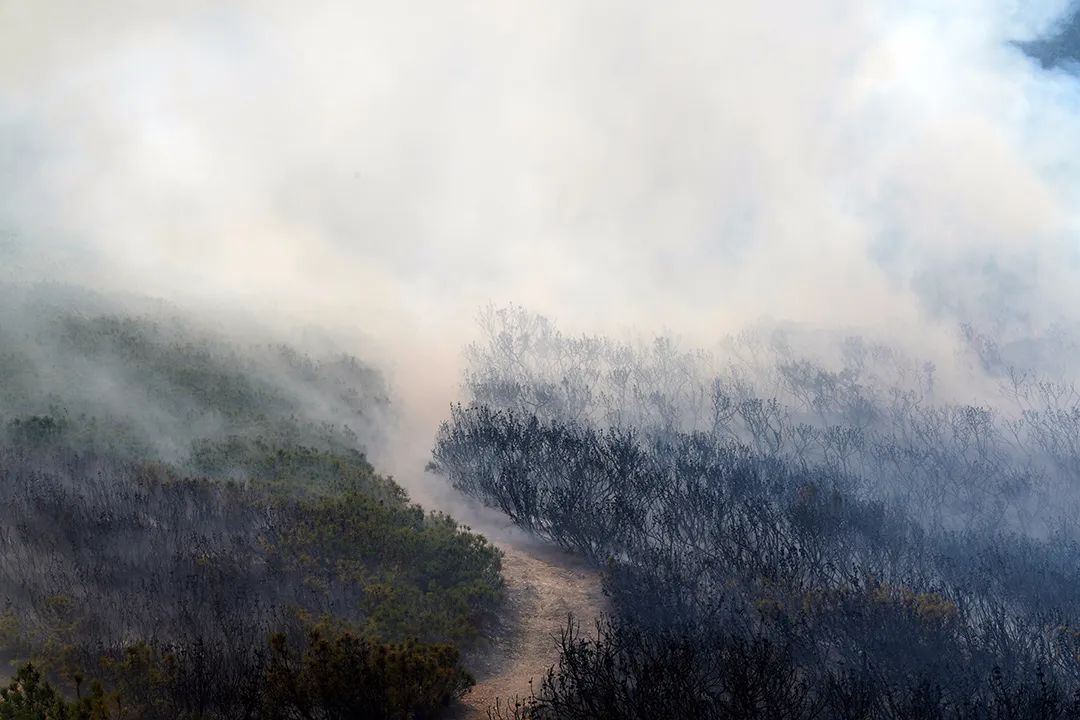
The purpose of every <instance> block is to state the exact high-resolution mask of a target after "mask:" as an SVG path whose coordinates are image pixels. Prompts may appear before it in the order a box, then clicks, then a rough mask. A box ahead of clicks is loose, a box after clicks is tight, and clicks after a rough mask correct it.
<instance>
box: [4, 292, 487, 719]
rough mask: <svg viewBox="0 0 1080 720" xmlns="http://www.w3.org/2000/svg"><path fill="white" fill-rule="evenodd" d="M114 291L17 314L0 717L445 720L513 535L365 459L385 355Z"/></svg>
mask: <svg viewBox="0 0 1080 720" xmlns="http://www.w3.org/2000/svg"><path fill="white" fill-rule="evenodd" d="M96 302H98V303H101V302H104V301H101V300H100V299H97V300H96ZM104 310H107V312H102V313H100V314H77V313H70V312H64V311H62V310H58V309H56V307H55V306H54V305H50V304H49V303H46V302H42V301H41V300H40V298H37V299H36V300H35V298H34V297H32V293H31V297H30V299H26V298H23V304H22V305H21V306H19V312H17V313H15V312H12V313H5V312H4V311H0V339H3V340H4V351H3V353H0V367H3V368H4V372H3V373H2V374H0V492H2V493H3V495H4V497H5V500H6V501H5V503H4V504H3V507H0V586H2V587H4V588H5V598H6V600H5V605H4V606H2V607H0V659H3V660H4V661H6V662H7V663H9V664H10V666H11V667H13V668H17V672H15V671H13V673H14V674H15V677H14V679H13V680H12V681H11V684H10V685H9V686H8V688H7V689H5V690H4V691H3V694H2V696H0V697H2V701H0V720H8V719H9V718H10V719H11V720H16V719H17V720H46V719H48V720H51V719H52V718H57V719H60V718H63V719H67V718H73V719H74V718H78V719H80V720H81V719H83V718H85V719H86V720H118V719H119V718H124V719H125V720H127V719H132V720H140V719H141V720H156V719H158V718H162V719H165V718H169V719H172V718H192V719H194V718H200V719H203V718H206V719H209V718H229V719H232V718H282V719H283V720H284V719H285V718H353V717H374V718H378V717H385V718H403V719H404V718H429V717H435V716H437V715H438V714H439V713H440V712H442V711H443V710H445V708H446V707H447V706H448V705H449V704H450V703H451V702H452V701H453V700H454V699H456V698H459V697H461V695H462V694H463V693H465V692H467V690H468V688H469V687H471V685H472V682H473V681H472V678H471V676H470V675H469V673H468V672H467V670H466V669H465V668H464V667H463V666H462V659H461V658H462V650H468V649H472V648H476V647H477V646H478V643H480V642H481V641H482V636H483V629H484V627H485V624H486V623H487V622H488V621H489V619H490V617H491V616H492V614H493V613H494V611H495V610H496V609H497V607H498V604H499V602H500V599H501V593H502V580H501V577H500V573H499V565H500V555H499V553H498V551H497V550H496V549H495V548H493V547H492V546H491V545H490V544H489V543H487V541H485V540H484V539H483V538H482V537H479V536H477V535H475V534H472V533H470V532H467V531H466V530H464V529H463V528H461V527H460V526H458V525H457V523H456V522H455V521H454V520H453V519H451V518H449V517H447V516H445V515H442V514H438V513H434V514H433V513H427V512H425V511H424V510H422V509H421V508H420V507H418V506H416V505H414V504H412V503H411V502H410V501H409V498H408V496H407V494H406V493H405V491H404V490H403V489H402V488H401V487H399V486H398V485H396V484H395V483H394V482H393V481H392V480H391V479H390V478H387V477H385V476H382V475H380V474H378V473H377V472H376V471H375V469H374V468H373V467H372V466H371V464H370V463H369V462H368V461H367V459H366V457H365V455H364V452H363V447H364V444H365V443H370V442H373V441H376V440H377V438H378V435H379V432H380V428H379V427H378V425H379V418H382V417H384V416H385V413H386V411H387V402H386V391H385V387H384V386H383V384H382V382H381V380H380V379H379V378H378V375H377V374H376V373H374V371H372V370H370V369H368V368H366V367H364V366H363V365H362V364H361V363H359V362H358V361H356V360H355V359H352V358H349V357H344V356H338V357H330V358H329V359H312V358H309V357H306V356H304V355H301V354H300V353H298V352H296V351H294V350H291V349H289V348H285V347H281V346H279V345H273V344H267V343H262V344H256V345H252V346H242V345H236V344H233V343H229V342H226V341H225V340H223V339H221V338H220V337H218V336H215V335H213V334H210V333H201V332H199V331H197V330H195V329H193V326H191V325H190V324H187V323H184V322H181V321H177V320H167V319H163V316H159V315H154V316H141V317H132V316H126V315H124V314H123V313H122V312H120V311H118V310H117V309H116V308H113V307H107V308H104Z"/></svg>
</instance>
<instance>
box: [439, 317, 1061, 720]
mask: <svg viewBox="0 0 1080 720" xmlns="http://www.w3.org/2000/svg"><path fill="white" fill-rule="evenodd" d="M486 321H487V322H488V329H489V332H488V335H487V340H486V343H484V344H481V345H477V346H474V347H473V348H472V350H471V360H472V365H471V367H470V370H469V374H468V376H467V379H466V389H467V390H468V391H469V394H470V395H471V402H470V403H469V405H468V406H458V407H455V408H454V409H453V411H452V414H451V417H450V419H449V420H448V422H447V423H446V424H445V425H444V426H443V428H442V430H441V431H440V434H439V437H438V439H437V443H436V447H435V453H434V466H435V467H436V468H437V469H439V470H440V471H442V472H443V473H445V474H446V475H447V476H448V477H449V478H450V480H451V481H452V482H453V484H454V485H455V486H456V487H458V488H460V489H461V490H463V491H464V492H466V493H468V494H471V495H473V496H475V497H478V498H481V499H482V500H484V501H485V502H487V503H489V504H491V505H493V506H496V507H498V508H500V509H502V510H503V511H504V512H506V513H507V514H508V515H510V516H511V517H512V518H513V519H514V520H515V521H516V522H518V523H519V524H521V525H522V526H524V527H526V528H529V529H531V530H533V531H535V532H537V533H539V534H540V535H542V536H545V537H548V538H551V539H553V540H555V541H556V542H558V543H559V544H561V545H563V546H565V547H568V548H572V549H574V550H577V551H579V552H581V553H583V554H584V555H586V556H588V557H590V558H592V559H593V560H594V561H595V562H596V563H597V565H598V566H600V567H603V568H604V569H605V584H606V588H607V590H608V592H609V593H610V595H611V597H612V600H613V606H614V617H613V618H612V619H609V620H608V621H606V622H605V623H604V624H602V626H601V627H600V628H599V633H598V634H597V636H596V637H595V638H592V639H590V638H589V637H587V636H583V635H581V634H579V633H577V631H576V630H574V629H573V628H571V629H570V630H569V631H568V634H567V636H566V637H565V638H564V652H563V656H562V660H561V663H560V665H559V666H558V667H557V668H554V669H553V671H552V674H551V675H550V676H549V677H548V679H547V681H546V682H545V683H543V685H542V686H541V687H540V688H538V689H537V691H536V695H535V696H534V697H532V698H531V699H529V700H527V701H526V703H525V704H524V705H523V706H520V707H518V708H516V709H515V708H510V709H509V710H507V711H506V713H505V714H509V715H514V714H517V715H523V716H528V717H537V718H584V717H611V718H615V717H641V718H646V717H670V716H672V715H671V713H672V712H674V713H675V715H678V716H686V717H718V718H729V717H730V718H744V717H761V718H775V717H786V718H879V717H880V718H923V717H930V718H933V717H943V718H944V717H954V718H969V717H970V718H1021V717H1025V718H1026V717H1031V718H1034V717H1077V716H1080V715H1078V713H1080V705H1078V704H1077V703H1076V702H1074V700H1075V698H1077V697H1078V696H1077V695H1076V693H1077V690H1078V688H1080V646H1078V645H1077V638H1078V637H1080V633H1078V632H1077V630H1076V629H1075V627H1076V626H1075V623H1076V622H1077V621H1078V617H1080V616H1078V610H1080V603H1078V601H1080V559H1078V558H1080V555H1078V553H1077V550H1078V549H1080V548H1078V547H1077V545H1078V532H1077V531H1078V523H1077V521H1076V517H1077V515H1076V514H1075V508H1076V501H1077V492H1076V488H1077V487H1078V485H1077V480H1078V478H1077V477H1076V469H1077V468H1080V462H1078V461H1080V444H1077V443H1075V442H1074V440H1075V439H1076V438H1078V437H1080V434H1078V433H1077V428H1078V427H1080V425H1078V423H1080V420H1078V419H1080V405H1078V403H1077V399H1078V397H1080V396H1078V395H1077V394H1076V392H1075V390H1073V389H1072V387H1071V386H1070V385H1068V384H1067V383H1065V382H1063V381H1061V380H1060V379H1048V378H1047V377H1046V376H1045V375H1044V376H1042V377H1040V376H1037V375H1036V373H1035V371H1034V370H1031V371H1028V372H1026V373H1025V372H1024V371H1021V370H1018V369H1017V368H1016V367H1015V365H1012V364H1011V363H1010V362H1009V361H1008V359H1007V357H1006V356H1007V355H1009V354H1010V353H1013V354H1016V353H1017V352H1018V350H1017V348H1016V347H1010V348H1002V347H998V346H996V345H995V344H994V343H990V342H989V341H987V340H985V338H982V337H981V336H979V335H977V334H976V333H974V332H973V331H971V330H970V329H968V330H967V331H966V334H965V335H964V336H963V340H964V343H963V345H962V347H961V350H960V360H961V361H962V362H967V363H970V365H971V368H970V374H971V376H972V377H973V378H978V380H979V384H976V383H974V382H973V383H972V387H979V388H986V387H990V388H994V392H993V393H992V394H989V395H987V396H986V397H987V399H988V404H984V405H982V406H973V405H967V404H961V403H959V402H955V401H952V400H951V399H949V398H948V397H947V396H946V392H945V390H944V389H943V388H941V387H940V386H939V385H938V384H936V378H935V372H934V368H933V367H932V366H929V365H922V364H916V363H912V362H911V361H909V360H907V359H906V358H905V357H904V356H902V355H900V354H899V353H897V352H895V351H892V350H888V349H887V348H885V347H883V346H874V345H871V344H869V343H866V342H864V341H860V340H848V341H846V342H844V343H843V344H842V345H841V347H840V350H839V352H836V353H835V354H834V356H835V357H836V358H838V360H837V361H836V364H835V365H833V366H832V367H830V366H828V365H827V364H825V363H822V362H820V361H816V360H813V359H811V358H808V357H805V356H799V355H797V354H795V353H794V351H793V350H792V349H791V347H792V342H791V338H789V337H786V336H785V335H783V334H779V335H774V336H773V337H772V338H770V340H769V342H768V343H766V344H762V343H758V342H755V341H754V339H753V338H746V337H744V338H743V339H742V341H741V342H740V343H739V344H737V345H734V346H729V350H734V351H737V352H738V353H739V354H740V356H741V357H737V358H736V361H735V362H734V363H732V364H730V365H728V366H726V367H724V366H719V364H718V363H716V361H715V360H714V358H712V357H710V356H708V355H706V354H705V353H691V352H683V351H680V350H679V349H678V347H677V346H676V345H675V344H674V343H671V342H669V341H657V342H655V343H653V344H650V345H644V346H642V345H633V344H626V343H614V342H612V341H609V340H605V339H595V338H568V337H566V336H563V335H561V334H560V333H558V331H557V330H556V329H555V328H554V327H553V326H551V325H550V323H548V322H547V321H545V320H543V319H542V318H537V317H535V316H530V315H528V314H527V313H524V312H521V311H516V310H510V311H501V312H499V313H492V314H489V315H488V316H487V317H486ZM1029 347H1030V346H1029ZM1050 366H1051V364H1050V363H1043V364H1042V365H1040V367H1039V372H1041V373H1048V372H1050ZM765 390H769V391H772V392H771V394H765V393H763V391H765ZM989 402H993V403H994V404H993V405H990V404H989ZM1010 403H1011V404H1010ZM673 709H674V710H673Z"/></svg>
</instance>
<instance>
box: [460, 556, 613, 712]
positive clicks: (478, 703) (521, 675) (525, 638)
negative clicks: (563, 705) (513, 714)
mask: <svg viewBox="0 0 1080 720" xmlns="http://www.w3.org/2000/svg"><path fill="white" fill-rule="evenodd" d="M499 548H500V549H501V550H502V551H503V553H505V557H504V558H503V577H504V578H505V580H506V594H507V598H506V612H505V616H504V619H503V620H502V623H501V627H499V628H498V629H497V630H496V633H495V637H494V638H493V643H492V646H491V647H490V648H489V651H488V653H487V654H486V656H485V657H484V658H482V659H480V660H479V661H478V662H477V661H474V662H473V663H472V667H473V669H474V673H475V674H476V678H477V682H476V687H474V688H473V689H472V691H471V692H470V693H469V694H468V695H467V696H466V697H465V699H464V701H463V703H462V705H463V707H462V708H461V710H460V714H459V715H458V717H461V718H487V716H488V715H487V712H488V708H489V707H491V706H492V705H494V704H495V700H496V698H501V699H502V700H503V702H506V701H507V700H509V701H510V702H511V703H512V702H513V700H514V698H515V697H516V696H520V697H524V696H526V695H528V694H529V689H530V685H529V683H530V681H532V682H533V683H535V684H536V685H537V686H539V684H540V681H541V679H542V678H543V677H544V675H545V674H546V673H547V671H548V668H550V667H551V666H552V665H555V664H556V663H557V662H558V659H559V636H560V633H561V631H562V629H563V628H565V627H566V621H567V616H568V615H571V614H572V615H573V616H574V619H575V620H576V621H578V622H579V623H580V624H581V627H582V630H583V631H588V630H589V629H590V628H591V627H592V626H593V621H594V619H596V618H597V617H599V616H600V614H601V613H602V612H603V611H604V610H606V608H607V605H606V598H605V597H604V594H603V591H602V588H601V583H600V576H599V574H598V573H597V572H596V570H595V569H593V568H591V567H589V566H587V565H586V564H585V563H583V562H582V561H581V560H580V559H578V558H576V557H574V556H573V555H570V554H568V553H565V552H563V551H561V550H559V549H557V548H544V547H528V548H520V547H515V546H512V545H509V544H499Z"/></svg>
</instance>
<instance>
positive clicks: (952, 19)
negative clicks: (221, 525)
mask: <svg viewBox="0 0 1080 720" xmlns="http://www.w3.org/2000/svg"><path fill="white" fill-rule="evenodd" d="M1068 5H1069V3H1068V2H1066V0H1042V1H1039V2H1020V1H1019V0H955V1H953V2H948V3H941V2H931V1H930V0H926V1H918V2H911V1H910V0H905V1H903V2H901V1H898V0H821V1H819V2H816V3H806V2H796V1H794V0H764V1H762V2H753V3H746V2H739V3H736V2H729V1H727V0H723V1H719V2H718V1H715V0H714V1H712V2H703V1H697V0H676V1H674V2H655V1H652V2H643V1H641V0H597V1H596V2H580V0H549V1H547V2H522V1H518V0H509V1H507V0H498V1H496V0H471V1H469V2H462V3H445V2H436V1H434V0H412V1H409V2H400V3H376V2H366V1H365V2H336V1H333V0H313V1H311V2H303V3H300V2H291V1H285V0H260V1H259V2H254V1H247V0H229V1H227V2H209V1H201V2H185V3H161V2H136V1H135V0H103V1H102V2H95V3H85V2H77V1H75V0H36V1H35V2H8V3H4V4H2V5H0V232H2V236H0V253H2V254H0V259H2V262H3V263H4V264H5V269H6V270H7V271H8V272H7V274H9V275H13V276H16V277H18V278H24V279H25V278H35V277H46V276H47V277H51V278H64V279H69V280H73V281H76V282H80V283H86V284H90V285H94V286H101V287H109V288H116V287H119V288H123V289H125V290H128V291H135V292H144V293H149V294H153V295H160V296H165V297H169V298H173V299H180V300H184V301H187V302H198V303H202V304H204V305H209V306H210V307H211V308H213V307H215V306H239V307H243V308H246V309H248V310H251V311H254V312H256V313H257V314H260V315H262V316H264V317H266V318H269V319H271V320H275V319H280V318H286V319H287V320H288V321H290V322H294V323H316V324H320V325H324V326H330V327H335V328H340V329H342V330H349V331H354V330H362V331H363V332H364V333H365V334H366V337H368V338H371V339H372V342H373V343H374V344H375V346H376V348H375V349H372V348H363V349H361V348H358V350H360V352H361V354H365V355H366V356H368V357H370V356H371V353H372V352H378V353H381V354H382V359H383V361H384V362H387V363H389V365H390V366H391V368H392V375H393V377H394V382H395V386H396V388H397V389H398V392H399V393H401V394H403V395H404V396H405V397H406V398H407V399H408V401H409V402H410V403H411V405H412V406H413V408H414V410H415V411H416V412H418V413H419V414H420V415H421V416H422V417H425V418H435V417H438V416H439V415H440V414H441V413H442V412H443V411H444V410H445V407H446V404H447V403H448V402H449V401H450V400H451V399H452V398H453V397H454V395H455V387H454V383H455V382H456V378H457V377H458V374H459V370H460V355H459V352H458V351H459V348H460V347H461V345H462V344H464V342H465V341H466V340H467V338H466V337H464V336H463V328H469V327H471V324H472V321H473V319H474V316H475V309H476V308H477V306H478V305H480V304H481V303H483V302H485V301H488V300H494V301H496V302H507V301H515V302H519V303H522V304H524V305H526V306H529V307H532V308H535V309H537V310H539V311H541V312H545V313H548V314H551V315H553V316H555V317H559V318H563V319H564V321H569V322H568V323H564V324H569V325H570V326H571V328H573V327H574V326H578V327H580V328H582V329H595V328H601V327H610V326H620V327H625V326H630V325H637V326H644V327H657V326H666V327H668V328H671V329H673V330H675V331H677V332H680V333H683V334H687V335H690V336H693V337H695V338H699V339H710V338H715V337H717V336H719V335H720V334H722V333H723V332H725V331H727V330H730V329H732V328H735V327H737V326H739V325H741V324H743V323H745V322H747V321H753V320H756V319H758V318H761V317H773V318H778V319H785V320H794V321H803V322H809V323H815V324H840V325H849V324H854V325H864V326H881V325H883V324H887V325H888V327H889V328H890V329H891V331H893V332H895V333H897V334H901V333H903V334H906V335H907V336H908V337H909V338H910V339H911V340H912V341H918V340H923V341H925V342H933V341H934V338H935V337H936V335H935V333H936V332H937V331H936V330H934V328H935V327H944V326H951V325H952V324H953V323H954V322H955V321H956V320H957V319H959V318H964V319H974V320H977V321H979V322H981V323H984V324H991V325H996V326H998V327H1000V328H1020V329H1021V330H1023V329H1027V328H1028V327H1029V326H1038V325H1041V324H1045V323H1049V322H1052V321H1054V320H1059V319H1065V320H1071V319H1075V318H1074V317H1072V316H1073V315H1075V313H1074V310H1073V308H1075V307H1077V303H1076V300H1077V299H1078V297H1077V292H1078V290H1077V289H1078V288H1080V282H1077V281H1078V280H1080V276H1078V273H1077V264H1078V256H1077V251H1076V230H1077V220H1078V212H1080V182H1078V181H1080V83H1078V82H1077V80H1076V79H1075V78H1074V77H1073V76H1070V75H1068V74H1066V73H1065V72H1062V71H1045V70H1043V69H1041V68H1040V67H1039V65H1038V63H1036V62H1035V61H1033V60H1031V59H1029V58H1027V57H1026V56H1025V55H1024V54H1023V53H1022V52H1021V51H1020V50H1018V49H1017V47H1016V46H1015V45H1014V44H1013V43H1012V41H1022V40H1026V39H1030V38H1034V37H1037V36H1039V35H1040V34H1043V33H1046V32H1048V31H1049V30H1051V29H1052V28H1053V26H1054V23H1056V22H1059V21H1060V19H1061V18H1062V16H1063V14H1064V13H1065V12H1066V10H1067V9H1068V7H1067V6H1068ZM375 359H377V360H378V359H379V358H378V357H376V358H375ZM426 422H427V421H426ZM428 424H429V427H430V422H429V423H428ZM428 437H430V436H428Z"/></svg>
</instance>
